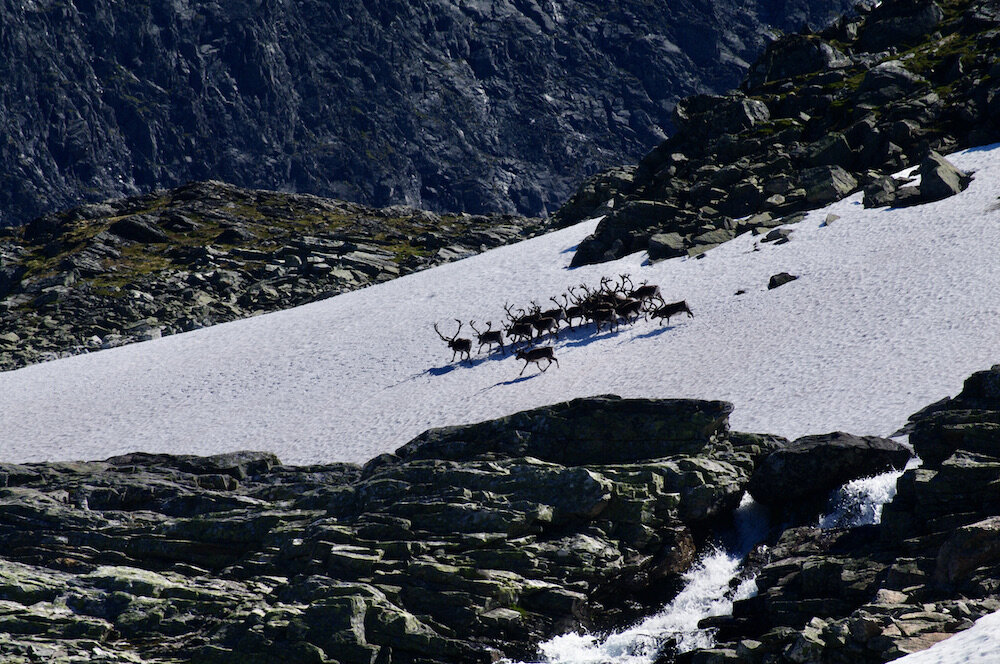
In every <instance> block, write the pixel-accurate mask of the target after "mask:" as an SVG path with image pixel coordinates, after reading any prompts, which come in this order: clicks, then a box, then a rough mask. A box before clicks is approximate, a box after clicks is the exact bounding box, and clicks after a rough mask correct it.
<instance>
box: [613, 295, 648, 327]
mask: <svg viewBox="0 0 1000 664" xmlns="http://www.w3.org/2000/svg"><path fill="white" fill-rule="evenodd" d="M641 313H642V300H633V299H628V300H624V301H623V302H621V303H619V304H618V306H616V307H615V314H616V315H618V316H621V317H622V318H624V319H625V322H626V323H628V324H629V325H631V324H633V323H635V321H637V320H639V316H640V314H641Z"/></svg>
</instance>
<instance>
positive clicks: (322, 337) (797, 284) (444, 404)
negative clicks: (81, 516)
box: [0, 146, 1000, 463]
mask: <svg viewBox="0 0 1000 664" xmlns="http://www.w3.org/2000/svg"><path fill="white" fill-rule="evenodd" d="M953 161H954V162H955V163H956V164H957V165H958V166H959V167H961V168H965V169H973V170H975V171H976V172H977V173H976V177H975V180H974V181H973V183H972V185H971V186H970V188H969V189H968V190H967V191H965V192H963V193H962V194H961V195H959V196H957V197H954V198H951V199H948V200H944V201H941V202H938V203H932V204H927V205H922V206H918V207H914V208H909V209H901V210H884V209H883V210H864V209H863V208H862V206H861V204H860V198H861V197H860V194H859V195H855V196H852V197H850V198H848V199H845V200H843V201H840V202H839V203H836V204H834V205H831V206H830V207H828V208H826V209H823V210H818V211H815V212H813V213H811V214H809V216H808V218H807V219H806V220H805V221H803V222H801V223H799V224H798V225H796V226H795V227H794V228H795V231H794V234H793V235H792V241H791V242H790V243H788V244H785V245H782V246H774V245H773V244H758V238H754V237H752V236H750V235H749V234H747V235H744V236H741V237H739V238H737V239H736V240H734V241H732V242H729V243H727V244H725V245H723V246H721V247H718V248H716V249H714V250H712V251H710V252H708V254H707V255H706V256H705V258H704V259H702V260H696V259H693V258H680V259H673V260H669V261H664V262H661V263H657V264H655V265H646V264H644V262H645V254H642V253H640V254H635V255H633V256H629V257H627V258H624V259H622V260H619V261H616V262H614V263H606V264H603V265H597V266H587V267H582V268H578V269H573V270H570V269H568V267H567V266H568V265H569V262H570V258H571V257H572V250H573V248H574V247H575V246H576V244H577V243H578V242H579V241H580V240H581V239H583V238H584V237H585V236H586V235H587V234H588V233H590V232H591V231H592V230H593V229H594V227H595V226H596V224H597V221H596V220H592V221H588V222H584V223H581V224H579V225H577V226H574V227H572V228H568V229H565V230H562V231H559V232H556V233H552V234H549V235H546V236H544V237H539V238H536V239H532V240H529V241H526V242H522V243H520V244H517V245H513V246H508V247H504V248H500V249H496V250H493V251H490V252H487V253H485V254H482V255H480V256H476V257H473V258H469V259H466V260H463V261H459V262H456V263H451V264H448V265H444V266H441V267H437V268H434V269H431V270H427V271H425V272H421V273H418V274H414V275H410V276H407V277H403V278H401V279H397V280H395V281H392V282H389V283H385V284H382V285H379V286H375V287H372V288H368V289H365V290H361V291H356V292H353V293H348V294H345V295H341V296H338V297H335V298H332V299H329V300H325V301H322V302H318V303H314V304H311V305H307V306H303V307H299V308H296V309H291V310H288V311H283V312H278V313H273V314H268V315H265V316H260V317H257V318H253V319H249V320H243V321H237V322H233V323H227V324H224V325H218V326H215V327H211V328H207V329H203V330H198V331H195V332H190V333H187V334H181V335H176V336H172V337H166V338H163V339H159V340H155V341H150V342H146V343H142V344H136V345H131V346H126V347H123V348H117V349H112V350H108V351H102V352H100V353H94V354H91V355H82V356H78V357H73V358H68V359H64V360H59V361H55V362H49V363H45V364H41V365H36V366H31V367H27V368H25V369H21V370H18V371H14V372H9V373H4V374H0V432H2V433H0V458H2V459H3V460H4V461H13V462H24V461H41V460H69V459H100V458H104V457H107V456H110V455H113V454H120V453H125V452H130V451H134V450H143V451H149V452H173V453H192V454H212V453H217V452H223V451H229V450H239V449H265V450H271V451H274V452H276V453H277V454H278V456H279V457H280V458H281V459H282V460H283V461H284V462H286V463H318V462H329V461H357V462H363V461H365V460H367V459H369V458H371V457H373V456H374V455H376V454H379V453H381V452H386V451H391V450H394V449H395V448H396V447H398V446H399V445H402V444H403V443H405V442H407V441H408V440H410V439H411V438H413V437H414V436H416V435H417V434H419V433H420V432H421V431H423V430H425V429H427V428H429V427H436V426H442V425H447V424H459V423H468V422H475V421H479V420H483V419H488V418H493V417H498V416H501V415H505V414H509V413H513V412H516V411H519V410H523V409H525V408H531V407H534V406H540V405H543V404H548V403H552V402H557V401H563V400H566V399H571V398H574V397H579V396H587V395H594V394H605V393H615V394H619V395H622V396H628V397H639V396H642V397H698V398H706V399H727V400H730V401H732V402H733V403H734V404H736V411H735V413H734V414H733V416H732V420H731V422H732V426H733V428H734V429H737V430H745V431H762V432H770V433H776V434H781V435H784V436H787V437H790V438H793V437H797V436H801V435H804V434H810V433H824V432H828V431H833V430H838V429H839V430H844V431H850V432H852V433H856V434H882V435H885V434H890V433H892V432H894V431H895V430H896V429H897V428H898V427H900V426H901V425H902V424H903V423H904V422H905V421H906V418H907V416H908V415H910V414H911V413H913V412H914V411H916V410H917V409H919V408H921V407H923V406H925V405H927V404H929V403H931V402H933V401H936V400H938V399H940V398H942V397H944V396H948V395H953V394H955V393H957V392H958V391H959V389H960V388H961V385H962V381H963V379H964V378H965V377H966V376H968V375H969V374H971V373H972V372H974V371H977V370H980V369H983V368H986V367H989V366H991V365H992V364H993V363H995V362H998V361H1000V346H998V343H997V342H998V339H1000V288H998V285H1000V260H998V255H997V254H998V247H1000V206H998V195H1000V184H998V183H1000V146H990V147H988V148H981V149H976V150H971V151H967V152H963V153H960V154H957V155H954V156H953ZM829 214H836V215H840V218H839V219H837V220H836V221H834V222H832V223H831V224H830V225H828V226H824V225H823V222H824V220H825V219H826V218H827V215H829ZM755 246H759V248H760V250H759V251H754V250H753V249H754V247H755ZM783 271H787V272H791V273H792V274H796V275H799V276H800V279H798V280H797V281H794V282H792V283H790V284H787V285H785V286H782V287H781V288H778V289H776V290H773V291H768V290H767V288H766V285H767V282H768V278H769V277H770V276H771V275H772V274H775V273H777V272H783ZM624 272H628V273H631V275H632V278H633V281H634V282H635V283H636V284H638V283H639V282H640V281H642V280H649V281H650V282H651V283H656V284H660V286H661V288H662V290H663V294H664V297H666V298H667V300H668V301H670V300H680V299H685V300H687V302H688V303H689V304H690V306H691V308H692V310H693V311H694V313H695V317H694V318H687V317H686V316H683V317H675V318H674V319H673V320H672V321H671V324H670V325H669V326H668V325H662V326H661V325H657V324H656V323H654V322H644V321H640V322H639V323H638V324H636V325H635V326H634V327H632V328H630V329H623V330H622V331H621V332H619V333H617V334H614V333H608V332H604V333H601V334H599V335H597V334H594V333H593V328H592V327H591V328H589V329H588V330H586V331H585V332H584V331H581V332H572V333H569V334H566V335H564V337H563V338H561V339H560V340H559V341H557V342H556V357H557V358H558V359H559V363H560V365H559V366H558V367H555V366H553V367H552V369H551V370H549V371H548V372H546V373H544V374H541V373H539V372H538V371H537V369H536V368H535V367H534V366H531V367H529V368H528V370H527V371H525V373H524V376H523V377H521V378H519V377H518V372H519V371H520V370H521V367H522V366H523V363H521V362H519V361H517V360H515V359H514V358H512V357H510V356H508V357H507V358H506V359H499V356H496V355H495V356H491V357H489V358H487V357H485V356H476V357H475V359H474V362H473V363H472V365H471V366H469V365H468V364H452V363H450V362H449V359H450V357H451V351H450V350H448V348H447V347H446V346H445V344H444V343H443V342H442V341H441V340H440V339H439V338H438V337H437V335H435V333H434V330H433V329H432V327H431V326H432V324H433V323H435V322H438V323H440V326H441V329H442V331H446V332H448V331H451V330H454V329H455V327H456V323H455V322H454V320H453V319H454V318H461V319H462V320H464V321H467V320H468V319H470V318H472V319H475V320H477V321H480V322H482V321H485V320H493V321H494V322H495V323H499V321H501V320H502V318H503V316H504V310H503V304H504V302H505V301H506V302H511V303H515V304H517V305H521V306H526V305H527V304H528V302H529V301H530V300H531V299H537V300H538V301H539V302H541V303H544V304H550V303H549V302H548V300H547V298H548V297H549V296H552V295H557V294H559V293H562V292H563V291H564V290H565V289H566V287H567V286H570V285H575V284H580V283H586V284H588V285H592V286H593V285H596V284H597V283H598V282H599V280H600V278H601V277H602V276H605V275H607V276H611V277H615V276H617V275H618V274H620V273H624ZM738 290H745V291H746V293H745V294H743V295H739V296H737V295H735V293H736V291H738ZM466 330H468V324H466V326H465V328H463V333H464V332H465V331H466Z"/></svg>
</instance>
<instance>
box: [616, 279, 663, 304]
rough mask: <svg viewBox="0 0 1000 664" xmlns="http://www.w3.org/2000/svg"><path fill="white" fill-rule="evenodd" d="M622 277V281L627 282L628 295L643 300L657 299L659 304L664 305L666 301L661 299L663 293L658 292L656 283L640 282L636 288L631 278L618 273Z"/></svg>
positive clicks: (658, 288)
mask: <svg viewBox="0 0 1000 664" xmlns="http://www.w3.org/2000/svg"><path fill="white" fill-rule="evenodd" d="M619 276H620V277H621V278H622V283H624V282H626V281H627V282H628V291H627V292H628V296H629V297H630V298H632V299H634V300H642V301H643V302H646V301H652V300H659V301H660V305H661V306H662V305H665V304H666V301H665V300H664V299H663V295H662V294H660V287H659V286H657V285H656V284H650V283H649V282H646V281H644V282H642V284H640V285H639V287H638V288H635V287H634V286H633V285H632V279H631V278H630V277H629V276H628V275H627V274H622V275H619Z"/></svg>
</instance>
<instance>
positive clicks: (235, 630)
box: [0, 365, 1000, 664]
mask: <svg viewBox="0 0 1000 664" xmlns="http://www.w3.org/2000/svg"><path fill="white" fill-rule="evenodd" d="M731 410H732V405H731V404H728V403H726V402H721V401H694V400H655V399H619V398H617V397H614V396H604V397H593V398H589V399H579V400H576V401H572V402H567V403H563V404H556V405H553V406H547V407H543V408H539V409H535V410H532V411H526V412H522V413H517V414H514V415H511V416H508V417H505V418H501V419H498V420H494V421H490V422H483V423H479V424H473V425H468V426H458V427H448V428H444V429H433V430H430V431H428V432H425V433H424V434H422V435H421V436H419V437H417V438H416V439H414V440H413V441H411V442H410V443H408V444H407V445H405V446H403V447H402V448H400V449H399V450H397V451H396V453H394V454H384V455H382V456H379V457H376V458H375V459H372V460H371V461H370V462H368V463H367V464H365V465H364V466H356V465H352V464H329V465H322V466H304V467H288V466H283V465H281V463H280V461H279V460H278V459H277V457H275V456H274V455H273V454H270V453H266V452H239V453H231V454H222V455H218V456H213V457H190V456H172V455H166V454H158V455H154V454H141V453H135V454H129V455H124V456H120V457H114V458H111V459H107V460H105V461H100V462H86V463H83V462H80V463H42V464H26V465H16V464H9V463H7V464H0V627H2V629H0V653H2V654H3V656H4V659H5V661H11V662H29V661H37V660H38V658H44V659H45V660H46V661H53V662H67V663H68V662H75V661H94V660H95V659H96V660H98V661H105V662H166V661H177V660H178V659H180V660H183V661H195V662H225V661H234V658H238V659H239V661H247V662H315V663H317V664H319V663H323V662H333V661H337V662H341V663H342V664H353V663H355V662H364V664H372V663H373V662H385V663H388V662H423V663H425V664H430V663H433V662H475V661H491V660H494V659H495V658H497V657H515V658H531V657H533V656H534V648H535V646H536V645H537V643H538V642H539V641H540V640H542V639H545V638H548V637H551V636H552V635H554V634H558V633H561V632H564V631H567V630H574V629H590V630H596V631H601V630H605V629H613V628H619V627H622V626H623V625H625V624H629V623H630V622H632V621H633V620H634V619H635V618H636V617H638V616H640V615H643V614H645V613H648V612H652V611H654V610H656V609H658V608H659V607H660V606H662V605H663V604H664V603H665V602H666V601H668V600H669V598H670V596H671V595H672V594H673V593H674V592H676V590H677V589H678V587H679V583H680V574H681V573H683V572H684V571H685V570H686V569H687V568H688V567H689V566H690V565H691V563H692V561H693V560H695V558H696V557H697V556H698V555H699V553H700V552H701V551H704V550H705V547H706V544H707V543H709V542H710V541H711V539H712V537H713V535H714V534H715V533H718V532H719V531H720V529H721V528H724V527H725V524H726V523H727V521H728V519H729V518H730V516H731V515H732V513H733V510H734V508H735V507H736V506H737V504H738V503H739V502H740V501H741V498H742V496H743V495H744V493H745V492H747V491H750V492H753V493H754V494H755V495H759V496H760V499H761V500H763V501H764V503H763V504H764V505H765V506H767V507H769V508H771V509H772V510H773V511H774V513H775V516H776V518H775V520H774V521H773V523H775V524H781V525H780V526H776V527H774V528H773V530H772V535H771V537H772V538H773V539H771V540H770V541H768V542H765V544H768V546H765V547H761V548H759V549H757V550H756V551H755V552H753V553H751V555H750V556H749V557H748V558H747V560H746V561H745V563H744V565H745V569H744V571H743V572H742V573H741V574H742V575H743V576H744V577H748V576H750V575H756V583H757V587H758V593H757V595H756V596H754V597H752V598H750V599H746V600H741V601H737V602H736V603H735V606H734V610H733V613H732V615H731V616H721V617H717V618H710V619H706V620H705V621H703V627H705V628H706V629H712V630H714V632H715V636H716V639H717V645H716V646H715V647H713V648H710V649H699V650H694V651H690V652H685V653H680V654H678V653H676V652H674V650H673V648H672V645H671V643H669V642H667V643H664V644H663V648H662V650H661V652H660V656H659V660H658V661H659V662H663V663H668V662H678V663H698V664H702V663H726V662H732V663H734V664H735V663H739V664H757V663H762V664H763V663H767V664H786V663H795V664H841V663H843V664H846V663H848V662H851V663H856V662H862V663H869V662H870V663H876V662H877V663H882V662H887V661H891V660H892V659H895V658H897V657H899V656H901V655H903V654H906V653H908V652H916V651H919V650H922V649H924V648H927V647H929V646H930V645H931V644H933V643H935V642H937V641H939V640H941V639H943V638H947V637H948V636H950V635H952V634H954V633H956V632H958V631H961V630H962V629H965V628H967V627H969V626H970V625H971V624H972V623H973V621H974V620H975V619H977V618H978V617H980V616H982V615H985V614H986V613H989V612H992V611H996V610H1000V581H998V579H1000V549H998V548H997V547H996V546H994V544H995V542H994V540H995V539H996V534H997V529H998V528H1000V525H998V523H1000V501H998V500H997V497H996V495H995V494H996V492H995V486H996V484H997V483H998V482H1000V456H998V455H997V436H996V433H997V430H998V427H1000V365H998V366H995V367H993V368H992V369H991V370H989V371H983V372H980V373H977V374H974V375H973V376H971V377H970V378H969V379H968V380H967V381H966V384H965V387H964V389H963V391H962V393H961V394H959V395H958V396H957V397H956V398H954V399H949V400H946V401H944V402H941V403H938V404H934V405H933V406H931V407H928V408H927V409H925V410H923V411H921V412H919V413H917V414H915V415H914V416H913V417H912V420H911V425H912V427H911V428H912V434H911V441H912V444H913V447H914V449H915V451H916V452H917V453H918V454H920V455H921V457H922V459H923V465H922V466H921V467H918V468H916V469H911V470H907V471H906V472H905V473H903V475H902V477H901V479H900V480H899V482H898V491H897V494H896V497H895V498H894V499H893V500H892V501H891V502H890V503H888V504H887V505H886V506H885V508H884V512H883V518H882V522H881V524H879V525H875V526H862V527H857V528H827V529H820V528H818V527H814V526H812V525H810V523H814V522H815V521H814V520H815V517H816V515H817V514H818V510H819V509H820V507H819V506H820V505H821V504H822V501H821V499H822V498H824V497H825V496H827V495H828V490H827V488H828V487H829V486H833V485H835V484H836V483H837V482H841V481H846V480H850V479H854V478H859V477H864V476H869V475H871V474H873V473H878V472H881V471H883V470H885V469H886V468H893V467H895V468H900V467H901V466H902V465H903V464H904V463H906V461H907V459H908V458H909V456H910V452H909V451H908V450H906V449H905V448H904V447H903V446H902V445H900V444H898V443H895V442H893V441H891V440H887V439H877V438H872V437H866V438H857V437H853V436H850V435H848V434H844V433H833V434H829V435H826V436H809V437H805V438H802V439H799V440H797V441H792V442H789V441H787V440H784V439H781V438H778V437H775V436H768V435H763V434H746V433H737V432H732V431H729V429H728V425H727V420H728V414H729V413H730V412H731ZM831 458H835V459H837V460H838V463H836V464H831V463H829V459H831ZM775 467H780V468H781V469H782V470H783V471H784V472H783V473H781V474H780V475H775V472H774V468H775ZM803 477H810V478H811V479H812V480H813V481H812V482H809V483H804V482H803V481H802V478H803ZM762 485H766V486H767V487H768V488H769V489H770V492H761V491H759V487H761V486H762ZM755 487H756V488H755ZM792 489H795V490H796V491H797V493H795V494H794V495H795V496H796V497H795V501H794V502H795V503H796V504H797V505H802V504H812V505H814V507H813V509H812V510H807V511H802V510H791V511H790V510H789V509H788V506H789V503H788V501H786V500H784V499H782V498H780V496H781V495H782V492H784V491H791V490H792ZM788 495H792V494H791V493H789V494H788Z"/></svg>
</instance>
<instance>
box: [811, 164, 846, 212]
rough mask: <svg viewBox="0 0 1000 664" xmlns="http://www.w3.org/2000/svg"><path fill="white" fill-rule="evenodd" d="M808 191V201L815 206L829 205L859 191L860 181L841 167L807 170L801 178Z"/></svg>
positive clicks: (821, 167) (820, 167) (818, 167)
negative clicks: (856, 190)
mask: <svg viewBox="0 0 1000 664" xmlns="http://www.w3.org/2000/svg"><path fill="white" fill-rule="evenodd" d="M800 181H801V183H802V187H803V188H804V189H805V190H806V200H808V201H809V202H810V203H811V204H813V205H817V206H819V205H827V204H829V203H834V202H836V201H839V200H840V199H841V198H843V197H844V196H847V195H848V194H850V193H851V192H852V191H854V190H855V189H857V187H858V181H857V180H856V179H855V178H854V176H853V175H851V174H850V173H848V172H847V171H845V170H844V169H843V168H841V167H840V166H817V167H815V168H807V169H806V170H804V171H802V174H801V176H800Z"/></svg>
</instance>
